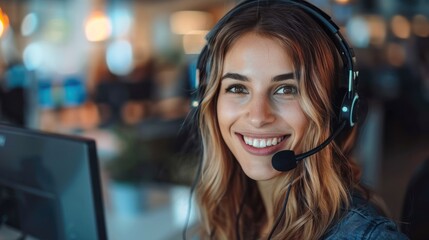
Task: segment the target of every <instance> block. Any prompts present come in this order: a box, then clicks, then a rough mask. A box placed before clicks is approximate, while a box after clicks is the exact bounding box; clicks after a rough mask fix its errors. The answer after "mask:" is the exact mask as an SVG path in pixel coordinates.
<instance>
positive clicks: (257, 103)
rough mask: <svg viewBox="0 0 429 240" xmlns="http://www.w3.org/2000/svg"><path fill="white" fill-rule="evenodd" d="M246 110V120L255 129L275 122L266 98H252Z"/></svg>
mask: <svg viewBox="0 0 429 240" xmlns="http://www.w3.org/2000/svg"><path fill="white" fill-rule="evenodd" d="M247 108H248V111H247V115H248V116H247V117H248V120H249V122H250V124H251V125H253V126H254V127H256V128H260V127H263V126H265V125H266V124H269V123H272V122H274V120H275V114H274V112H273V109H272V105H271V102H270V100H269V99H268V97H266V96H254V97H252V99H251V101H250V102H249V103H248V106H247Z"/></svg>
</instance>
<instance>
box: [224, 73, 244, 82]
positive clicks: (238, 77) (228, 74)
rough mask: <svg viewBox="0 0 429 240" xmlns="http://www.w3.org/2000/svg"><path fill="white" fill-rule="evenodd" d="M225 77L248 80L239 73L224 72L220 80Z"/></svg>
mask: <svg viewBox="0 0 429 240" xmlns="http://www.w3.org/2000/svg"><path fill="white" fill-rule="evenodd" d="M226 78H231V79H235V80H240V81H249V79H248V78H247V77H246V76H244V75H241V74H239V73H226V74H225V75H223V76H222V77H221V79H220V80H221V81H222V80H224V79H226Z"/></svg>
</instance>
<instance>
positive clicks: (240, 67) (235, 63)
mask: <svg viewBox="0 0 429 240" xmlns="http://www.w3.org/2000/svg"><path fill="white" fill-rule="evenodd" d="M292 72H293V65H292V63H291V61H290V60H289V57H288V56H287V54H286V52H285V51H284V50H283V47H282V45H281V44H280V43H279V42H277V41H275V40H273V39H271V38H267V37H264V36H262V35H258V34H257V33H248V34H245V35H243V36H241V37H240V38H239V39H237V40H236V42H235V43H234V44H233V45H232V46H231V49H230V50H229V52H228V53H227V54H226V57H225V61H224V63H223V74H222V78H221V79H222V82H221V86H220V89H219V93H218V94H219V95H218V100H217V113H218V115H217V117H218V124H219V128H220V131H221V135H222V138H223V140H224V141H225V143H226V145H227V146H228V147H229V149H230V151H231V152H232V154H233V155H234V156H236V159H237V161H238V162H239V164H240V166H241V168H242V169H243V171H244V172H245V174H246V175H247V176H249V177H250V178H252V179H254V180H269V179H272V178H273V177H275V176H277V175H280V174H281V173H280V172H278V171H276V170H275V169H273V167H272V165H271V158H272V155H273V154H274V153H276V152H278V151H280V150H282V149H297V147H298V145H299V143H300V141H301V139H302V136H303V134H304V132H305V129H306V128H307V127H308V121H307V117H306V115H305V114H304V112H303V110H302V108H301V106H300V103H299V95H298V91H299V88H298V81H297V80H296V79H294V74H293V73H292ZM297 150H298V149H297Z"/></svg>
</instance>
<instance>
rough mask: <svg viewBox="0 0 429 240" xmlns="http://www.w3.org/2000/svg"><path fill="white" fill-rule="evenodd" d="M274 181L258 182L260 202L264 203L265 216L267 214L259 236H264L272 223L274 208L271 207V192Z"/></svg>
mask: <svg viewBox="0 0 429 240" xmlns="http://www.w3.org/2000/svg"><path fill="white" fill-rule="evenodd" d="M274 181H275V179H270V180H264V181H258V182H257V183H258V188H259V192H260V193H261V197H262V201H263V202H264V206H265V210H266V214H267V222H266V223H265V224H264V225H263V227H262V229H261V235H266V234H268V233H269V231H270V229H271V226H272V225H273V222H274V214H273V210H274V206H273V204H274V203H273V191H274V188H273V186H275V185H274Z"/></svg>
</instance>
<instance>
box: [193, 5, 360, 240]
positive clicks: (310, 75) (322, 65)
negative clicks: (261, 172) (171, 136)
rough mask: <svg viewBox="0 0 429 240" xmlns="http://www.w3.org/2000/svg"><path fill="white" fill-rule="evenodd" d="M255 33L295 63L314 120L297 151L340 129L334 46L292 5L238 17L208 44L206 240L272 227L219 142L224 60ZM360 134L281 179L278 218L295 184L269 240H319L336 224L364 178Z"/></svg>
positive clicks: (203, 116) (250, 235)
mask: <svg viewBox="0 0 429 240" xmlns="http://www.w3.org/2000/svg"><path fill="white" fill-rule="evenodd" d="M249 32H253V33H256V34H259V35H260V36H264V37H267V38H272V39H276V40H278V41H279V42H280V43H281V44H282V46H283V47H284V50H285V52H286V53H287V54H288V56H290V57H291V60H292V62H293V67H294V74H295V76H296V78H297V79H298V82H299V89H300V100H299V101H300V105H301V107H302V109H303V111H304V113H305V115H306V117H307V118H308V120H309V126H308V128H307V129H308V130H307V131H306V133H305V134H304V139H303V141H301V142H302V144H301V146H300V149H302V150H303V151H307V150H309V149H312V148H314V147H316V146H318V145H319V144H321V143H322V142H323V141H324V140H325V139H327V138H328V137H329V135H330V134H331V132H332V129H333V128H335V125H336V124H338V123H337V122H336V115H337V114H336V111H337V110H336V108H337V107H338V106H335V104H334V102H335V101H336V97H335V96H336V94H337V91H338V88H339V78H340V74H339V73H340V72H341V67H342V63H341V60H340V58H339V56H338V51H337V50H336V48H335V45H334V44H333V42H332V40H331V39H330V38H329V37H328V36H327V34H326V33H325V31H323V30H322V29H321V26H320V25H319V24H318V23H317V22H315V21H314V19H312V17H311V16H309V15H308V14H307V13H305V12H303V11H302V10H301V9H299V8H298V7H296V6H294V5H292V4H285V3H273V4H271V5H268V6H266V5H264V6H258V7H251V8H248V9H245V10H243V11H240V12H238V13H237V14H236V15H235V16H234V17H233V18H232V19H230V20H229V21H228V22H227V23H225V24H224V26H222V27H221V28H220V29H219V30H218V32H217V34H216V36H215V37H214V40H213V42H211V43H209V44H210V46H209V48H210V56H209V59H208V61H209V65H210V66H209V69H210V70H209V72H208V74H207V76H206V77H207V79H206V80H207V82H206V84H207V85H206V87H205V89H204V91H203V95H202V99H201V102H200V105H199V107H198V111H197V112H198V118H197V119H198V124H199V125H198V126H199V132H200V137H201V141H202V148H203V151H202V156H201V157H202V161H201V164H202V165H201V174H200V176H199V179H198V184H197V186H196V197H197V202H198V204H199V207H200V213H201V218H202V237H203V238H204V239H237V238H239V236H240V238H242V239H256V238H260V237H263V236H261V231H262V226H263V225H264V224H266V222H267V216H266V209H265V207H264V204H263V202H262V198H261V195H260V193H259V190H258V187H257V184H256V182H255V181H254V180H252V179H250V178H248V177H247V176H246V175H245V173H244V172H243V170H242V169H241V167H240V166H239V164H238V162H237V160H236V159H235V157H234V156H233V154H232V153H231V151H230V150H229V148H228V146H227V145H226V144H225V142H224V141H223V139H222V136H221V133H220V129H219V125H218V121H217V119H218V115H217V114H218V113H217V111H216V104H217V99H218V94H219V88H220V77H221V74H222V70H223V62H224V59H225V56H226V53H227V52H228V51H229V49H230V48H231V46H232V45H233V44H234V43H235V42H236V41H237V39H238V38H240V37H241V36H243V35H244V34H246V33H249ZM355 138H356V127H355V128H353V129H348V130H347V131H344V132H343V133H342V135H340V136H339V137H338V138H337V139H336V140H335V141H334V142H333V143H331V144H329V145H328V146H327V147H326V148H324V149H323V150H322V151H320V152H318V153H317V154H315V155H312V156H311V157H308V158H307V159H305V160H303V161H302V162H301V163H300V164H299V165H298V167H297V168H295V169H294V170H291V171H289V172H286V173H282V174H281V175H279V176H278V177H277V178H276V179H277V180H276V185H275V186H274V196H273V197H274V198H273V199H274V209H273V212H274V213H279V212H281V208H282V206H283V203H284V200H285V195H286V191H287V189H288V187H289V183H290V180H291V179H293V182H292V183H291V191H290V195H289V199H288V203H287V208H286V214H285V215H284V216H283V217H282V219H281V221H280V224H279V226H278V227H277V228H276V231H275V232H274V236H273V238H272V239H319V238H320V237H322V236H323V234H324V233H326V231H327V230H328V229H329V227H330V226H331V225H332V224H334V223H335V222H336V221H338V218H339V217H340V216H341V213H342V211H341V208H342V207H347V206H348V204H349V202H350V192H351V190H352V189H355V188H356V187H358V185H359V184H358V181H359V175H360V170H359V169H358V168H357V166H356V164H355V163H354V162H353V161H352V160H351V152H352V146H353V143H354V141H355Z"/></svg>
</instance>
